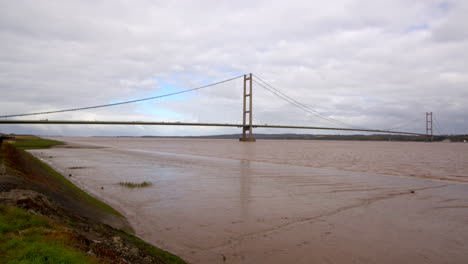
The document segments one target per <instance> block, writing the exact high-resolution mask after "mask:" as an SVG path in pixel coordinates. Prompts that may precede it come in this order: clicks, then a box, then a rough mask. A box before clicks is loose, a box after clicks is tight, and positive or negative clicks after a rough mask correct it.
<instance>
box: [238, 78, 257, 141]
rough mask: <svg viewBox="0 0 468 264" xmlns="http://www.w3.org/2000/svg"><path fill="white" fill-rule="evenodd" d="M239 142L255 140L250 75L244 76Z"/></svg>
mask: <svg viewBox="0 0 468 264" xmlns="http://www.w3.org/2000/svg"><path fill="white" fill-rule="evenodd" d="M247 98H248V105H247ZM247 109H248V110H247ZM239 140H240V141H247V142H255V138H254V136H253V132H252V73H250V74H248V75H247V74H245V75H244V108H243V118H242V137H241V138H239Z"/></svg>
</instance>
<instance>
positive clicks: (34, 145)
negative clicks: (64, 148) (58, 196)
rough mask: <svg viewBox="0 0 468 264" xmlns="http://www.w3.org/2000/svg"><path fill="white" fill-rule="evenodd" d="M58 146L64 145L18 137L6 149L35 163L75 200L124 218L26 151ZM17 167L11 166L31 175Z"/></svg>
mask: <svg viewBox="0 0 468 264" xmlns="http://www.w3.org/2000/svg"><path fill="white" fill-rule="evenodd" d="M58 145H64V143H63V142H60V141H55V140H49V139H43V138H39V137H33V136H23V137H17V138H16V139H15V141H14V142H12V144H10V146H11V147H9V146H8V145H6V146H5V148H6V151H7V152H8V153H10V155H11V153H13V152H19V155H20V156H23V158H24V159H25V160H27V161H28V163H29V164H31V163H35V164H36V165H37V166H36V167H39V171H41V172H44V173H43V174H46V175H48V176H50V177H51V178H52V179H51V180H53V181H56V182H57V183H59V185H62V188H64V189H66V190H67V192H70V194H73V195H74V198H75V199H77V200H79V201H82V202H85V203H87V204H89V205H91V206H93V207H96V208H97V209H99V210H102V211H104V212H106V213H109V214H112V215H115V216H118V217H122V215H121V214H120V213H119V212H117V211H116V210H115V209H114V208H112V207H110V206H109V205H107V204H105V203H103V202H101V201H100V200H98V199H96V198H94V197H93V196H91V195H89V194H88V193H86V192H85V191H83V190H81V189H80V188H78V187H76V186H75V185H74V184H73V183H72V182H70V181H69V180H68V179H67V178H65V177H64V176H63V175H62V174H60V173H58V172H56V171H55V170H54V169H52V168H51V167H50V166H49V165H47V164H46V163H44V162H42V161H40V160H38V159H37V158H36V157H34V156H33V155H32V154H31V153H29V152H27V151H25V150H28V149H46V148H50V147H53V146H58ZM12 147H13V148H12ZM14 156H18V155H14ZM10 157H11V156H10ZM17 161H18V159H16V160H15V162H17ZM15 165H21V164H15V163H13V164H10V166H12V167H15V169H18V170H20V171H23V172H25V173H30V172H29V171H28V170H27V168H25V167H18V166H15ZM36 169H37V168H36Z"/></svg>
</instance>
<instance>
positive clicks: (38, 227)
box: [0, 205, 99, 263]
mask: <svg viewBox="0 0 468 264" xmlns="http://www.w3.org/2000/svg"><path fill="white" fill-rule="evenodd" d="M77 248H78V245H77V241H76V240H75V239H73V236H72V234H71V233H70V231H69V229H67V228H66V227H64V226H61V225H57V224H55V223H54V222H52V221H51V220H50V219H48V218H47V217H45V216H36V215H32V214H30V213H28V212H26V211H25V210H22V209H19V208H16V207H12V206H2V205H0V263H99V262H98V260H97V259H96V258H93V257H91V256H86V255H84V254H83V253H82V252H81V251H80V250H78V249H77Z"/></svg>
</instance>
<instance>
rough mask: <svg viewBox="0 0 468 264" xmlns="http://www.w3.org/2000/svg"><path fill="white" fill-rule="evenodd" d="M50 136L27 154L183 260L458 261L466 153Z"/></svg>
mask: <svg viewBox="0 0 468 264" xmlns="http://www.w3.org/2000/svg"><path fill="white" fill-rule="evenodd" d="M56 139H57V140H61V141H65V142H67V143H68V145H67V146H65V147H61V148H53V149H49V150H35V151H31V152H33V153H34V154H35V155H36V156H38V157H39V158H40V159H42V160H43V161H45V162H47V163H49V164H50V165H52V166H53V167H54V168H55V169H57V170H58V171H59V172H61V173H63V174H64V175H69V174H72V175H73V177H71V178H70V180H71V181H73V182H74V183H75V184H76V185H78V186H79V187H81V188H83V189H84V190H86V191H87V192H89V193H91V194H92V195H94V196H96V197H98V198H100V199H102V200H104V201H106V202H107V203H109V204H110V205H111V206H113V207H114V208H116V209H117V210H119V211H120V212H122V214H124V215H125V216H126V217H127V218H128V219H129V221H130V223H131V224H132V226H133V227H134V229H135V231H136V234H137V235H138V236H139V237H141V238H142V239H144V240H146V241H148V242H150V243H152V244H154V245H156V246H158V247H161V248H163V249H166V250H169V251H171V252H172V253H175V254H177V255H179V256H181V257H183V258H184V259H186V260H187V261H189V262H191V263H467V262H468V256H467V255H466V252H468V242H467V241H468V228H467V227H466V226H467V224H468V184H466V183H467V182H468V144H463V143H412V142H411V143H400V142H358V141H273V140H265V141H263V140H259V141H257V142H255V143H246V142H239V141H237V140H202V139H155V138H56ZM143 181H147V182H151V183H152V185H151V186H149V187H145V188H135V189H128V188H125V187H122V186H120V185H119V184H118V183H119V182H134V183H140V182H143Z"/></svg>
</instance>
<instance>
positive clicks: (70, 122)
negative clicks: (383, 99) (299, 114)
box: [0, 119, 426, 136]
mask: <svg viewBox="0 0 468 264" xmlns="http://www.w3.org/2000/svg"><path fill="white" fill-rule="evenodd" d="M0 124H15V125H20V124H44V125H144V126H205V127H237V128H246V129H249V128H250V125H247V126H245V125H243V124H229V123H225V124H222V123H190V122H149V121H85V120H81V121H74V120H8V119H6V120H0ZM252 128H285V129H288V128H289V129H311V130H338V131H356V132H371V133H386V134H403V135H416V136H426V134H421V133H413V132H404V131H392V130H379V129H364V128H363V129H360V128H339V127H316V126H289V125H267V124H264V125H255V124H252Z"/></svg>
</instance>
